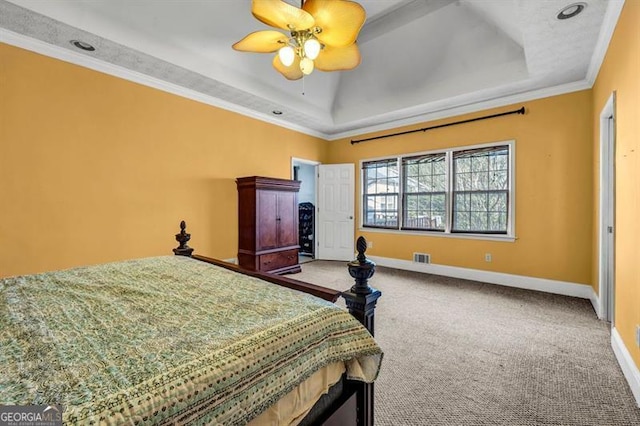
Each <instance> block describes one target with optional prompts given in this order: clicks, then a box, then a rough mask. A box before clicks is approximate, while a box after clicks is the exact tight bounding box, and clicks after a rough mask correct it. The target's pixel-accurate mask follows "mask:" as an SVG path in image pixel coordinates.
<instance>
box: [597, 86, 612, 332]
mask: <svg viewBox="0 0 640 426" xmlns="http://www.w3.org/2000/svg"><path fill="white" fill-rule="evenodd" d="M615 101H616V93H615V92H613V93H612V94H611V96H610V97H609V99H608V100H607V103H606V104H605V106H604V108H603V109H602V112H601V113H600V176H599V181H600V190H599V218H600V220H599V229H598V271H599V272H598V281H599V290H598V296H599V299H600V300H599V302H600V303H599V310H600V312H598V318H600V319H604V320H607V321H610V322H611V326H612V327H613V326H614V323H613V322H614V315H613V313H614V301H615V231H616V229H615Z"/></svg>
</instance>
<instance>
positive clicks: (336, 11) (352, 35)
mask: <svg viewBox="0 0 640 426" xmlns="http://www.w3.org/2000/svg"><path fill="white" fill-rule="evenodd" d="M303 9H304V10H306V11H307V12H309V13H310V14H311V16H313V19H314V20H315V22H316V23H315V25H316V26H318V27H320V28H322V32H321V33H320V34H317V35H316V37H318V40H320V41H321V42H322V43H323V44H325V45H329V46H334V47H344V46H348V45H350V44H353V43H355V41H356V39H357V38H358V33H359V32H360V29H361V28H362V26H363V25H364V21H365V19H366V18H367V14H366V12H365V11H364V9H363V8H362V6H360V5H359V4H358V3H355V2H352V1H349V0H307V1H306V2H305V3H304V6H303Z"/></svg>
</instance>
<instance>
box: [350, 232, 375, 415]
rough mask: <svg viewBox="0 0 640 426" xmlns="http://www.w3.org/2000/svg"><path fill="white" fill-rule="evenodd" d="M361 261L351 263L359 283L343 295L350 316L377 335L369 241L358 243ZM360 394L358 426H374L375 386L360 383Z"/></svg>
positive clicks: (353, 274)
mask: <svg viewBox="0 0 640 426" xmlns="http://www.w3.org/2000/svg"><path fill="white" fill-rule="evenodd" d="M356 248H357V250H358V257H357V258H356V260H354V261H352V262H349V264H348V268H349V274H350V275H351V276H352V277H353V278H355V280H356V283H355V285H354V286H353V287H351V289H349V290H348V291H345V292H343V293H342V297H344V299H345V301H346V303H347V308H348V309H349V312H350V313H351V315H353V316H354V317H355V318H356V319H357V320H358V321H360V322H361V323H362V324H363V325H364V326H365V327H366V328H367V330H369V333H371V335H372V336H373V335H374V325H375V321H374V319H375V309H376V302H377V301H378V298H379V297H380V296H382V293H381V292H380V291H379V290H376V289H375V288H373V287H370V286H369V282H368V281H369V278H371V277H372V276H373V274H374V272H375V270H376V264H375V263H373V262H372V261H370V260H369V259H367V257H366V256H365V254H364V253H365V251H366V250H367V240H365V239H364V237H359V238H358V241H357V242H356ZM357 386H358V391H357V392H358V393H357V397H356V398H357V402H356V404H357V407H358V426H372V425H373V383H359V384H358V385H357Z"/></svg>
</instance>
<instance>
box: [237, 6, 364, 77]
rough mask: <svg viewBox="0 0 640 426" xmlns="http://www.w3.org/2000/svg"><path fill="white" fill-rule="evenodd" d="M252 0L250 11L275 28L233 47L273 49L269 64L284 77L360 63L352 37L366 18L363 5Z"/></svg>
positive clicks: (255, 50)
mask: <svg viewBox="0 0 640 426" xmlns="http://www.w3.org/2000/svg"><path fill="white" fill-rule="evenodd" d="M290 1H291V0H286V1H283V0H252V1H251V13H252V14H253V16H254V17H255V18H256V19H258V20H259V21H261V22H263V23H265V24H267V25H270V26H272V27H274V28H276V29H277V30H284V31H286V32H288V33H289V35H287V34H286V33H285V34H283V33H282V32H280V31H274V30H261V31H254V32H253V33H250V34H248V35H247V36H245V37H244V38H243V39H242V40H240V41H238V42H237V43H234V44H233V46H232V47H233V48H234V49H235V50H239V51H242V52H255V53H275V55H274V57H273V60H272V61H271V64H272V65H273V67H274V68H275V69H276V71H278V72H279V73H280V74H282V76H284V77H285V78H286V79H287V80H298V79H301V78H302V77H304V76H305V75H309V74H311V73H312V72H313V70H314V68H316V64H315V63H314V61H316V60H317V64H318V67H317V68H318V69H319V70H321V71H346V70H350V69H353V68H355V67H357V66H358V65H359V64H360V52H359V50H358V48H357V44H356V39H357V37H358V33H359V32H360V29H361V28H362V26H363V25H364V22H365V20H366V17H367V15H366V12H365V10H364V8H363V7H362V6H360V5H359V4H358V3H356V2H355V1H351V0H303V1H302V5H301V7H300V8H298V7H295V6H293V5H291V4H290Z"/></svg>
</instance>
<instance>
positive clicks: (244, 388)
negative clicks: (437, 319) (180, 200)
mask: <svg viewBox="0 0 640 426" xmlns="http://www.w3.org/2000/svg"><path fill="white" fill-rule="evenodd" d="M189 238H190V235H189V234H188V233H186V224H185V223H184V222H182V223H181V229H180V233H178V234H177V235H176V239H177V240H178V242H179V243H180V245H179V247H177V248H176V249H174V254H175V256H162V257H155V258H145V259H135V260H129V261H124V262H117V263H110V264H104V265H95V266H88V267H81V268H73V269H70V270H65V271H54V272H49V273H43V274H36V275H30V276H20V277H9V278H5V279H0V365H2V370H3V371H2V374H1V375H0V405H59V406H62V407H64V410H63V421H64V422H65V423H68V424H224V425H227V424H229V425H235V424H238V425H239V424H250V425H261V424H301V425H307V424H327V425H330V424H340V425H346V424H357V425H371V424H373V381H374V380H375V378H376V377H377V375H378V371H379V368H380V364H381V360H382V351H381V349H380V347H379V346H378V345H377V344H376V342H375V341H374V340H373V337H372V335H373V325H374V308H375V304H376V301H377V299H378V297H380V292H379V291H377V290H375V289H372V288H371V287H369V285H368V282H367V281H368V279H369V278H370V277H371V275H372V274H373V271H374V265H373V263H372V262H370V261H368V260H367V259H366V257H365V255H364V250H365V249H366V242H365V241H364V240H359V241H358V248H359V255H358V259H357V260H355V261H354V262H351V263H350V264H349V272H350V274H351V275H352V276H353V277H354V278H355V280H356V284H355V285H354V286H353V287H352V288H351V289H350V290H348V291H346V292H339V291H335V290H332V289H328V288H325V287H322V286H317V285H313V284H309V283H304V282H301V281H297V280H293V279H291V278H285V277H280V276H275V275H270V274H263V273H259V272H249V271H243V270H242V269H240V268H239V267H237V266H236V265H233V264H229V263H226V262H222V261H219V260H216V259H211V258H207V257H204V256H199V255H194V254H193V249H191V248H190V247H189V246H188V245H187V242H188V241H189ZM274 284H277V285H274ZM341 295H342V296H343V297H344V298H345V300H346V303H347V306H348V309H349V312H347V311H345V310H344V309H342V308H339V307H337V306H336V305H335V304H334V303H333V302H335V301H336V300H337V298H338V297H339V296H341Z"/></svg>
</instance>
